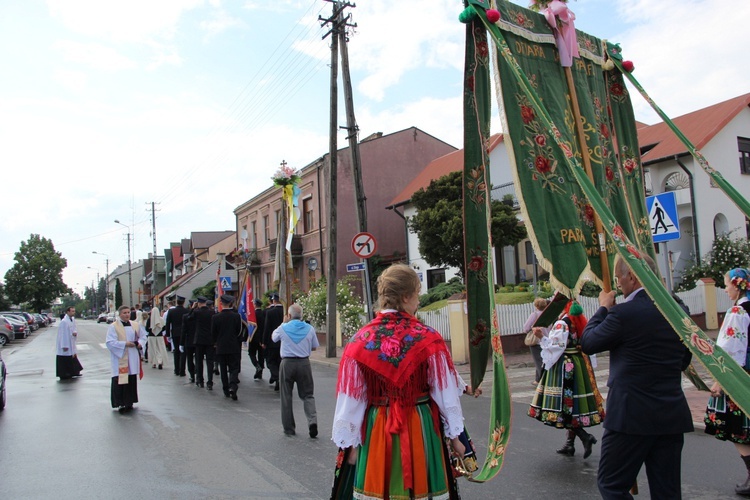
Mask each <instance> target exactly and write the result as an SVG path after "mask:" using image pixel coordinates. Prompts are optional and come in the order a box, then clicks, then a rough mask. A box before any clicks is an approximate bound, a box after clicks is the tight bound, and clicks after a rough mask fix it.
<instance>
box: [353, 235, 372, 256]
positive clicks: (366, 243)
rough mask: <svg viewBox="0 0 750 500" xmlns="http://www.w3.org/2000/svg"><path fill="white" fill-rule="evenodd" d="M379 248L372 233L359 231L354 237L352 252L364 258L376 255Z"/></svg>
mask: <svg viewBox="0 0 750 500" xmlns="http://www.w3.org/2000/svg"><path fill="white" fill-rule="evenodd" d="M377 248H378V245H377V243H375V237H374V236H373V235H371V234H370V233H358V234H357V235H356V236H354V238H353V239H352V252H354V255H356V256H357V257H360V258H362V259H369V258H370V257H372V256H373V255H375V251H376V250H377Z"/></svg>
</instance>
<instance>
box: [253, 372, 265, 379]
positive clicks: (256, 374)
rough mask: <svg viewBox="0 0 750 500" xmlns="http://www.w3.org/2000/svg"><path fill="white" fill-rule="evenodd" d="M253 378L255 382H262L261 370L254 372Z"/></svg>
mask: <svg viewBox="0 0 750 500" xmlns="http://www.w3.org/2000/svg"><path fill="white" fill-rule="evenodd" d="M253 378H254V379H255V380H263V370H262V369H261V370H255V375H253Z"/></svg>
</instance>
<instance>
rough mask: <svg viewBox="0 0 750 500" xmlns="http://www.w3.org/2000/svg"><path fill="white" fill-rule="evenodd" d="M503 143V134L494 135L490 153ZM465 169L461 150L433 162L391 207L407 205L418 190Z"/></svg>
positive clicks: (395, 199) (394, 200)
mask: <svg viewBox="0 0 750 500" xmlns="http://www.w3.org/2000/svg"><path fill="white" fill-rule="evenodd" d="M502 142H503V134H494V135H492V136H491V137H490V147H489V152H492V150H494V149H495V148H496V147H497V146H498V144H500V143H502ZM463 168H464V150H463V149H459V150H458V151H454V152H452V153H448V154H447V155H445V156H441V157H440V158H436V159H434V160H432V161H431V162H430V163H428V164H427V166H426V167H425V168H424V170H422V171H421V172H420V173H419V175H418V176H416V177H415V178H414V179H412V181H411V182H410V183H409V184H407V185H406V187H405V188H404V189H403V190H402V191H401V192H400V193H399V194H398V196H396V197H395V198H393V201H392V202H391V205H398V204H400V203H406V202H408V201H409V200H410V199H411V196H412V195H413V194H414V193H416V192H417V191H418V190H420V189H423V188H426V187H427V186H429V185H430V182H432V181H434V180H437V179H439V178H441V177H442V176H444V175H448V174H450V173H451V172H457V171H459V170H462V169H463Z"/></svg>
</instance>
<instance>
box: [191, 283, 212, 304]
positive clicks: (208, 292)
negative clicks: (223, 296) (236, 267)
mask: <svg viewBox="0 0 750 500" xmlns="http://www.w3.org/2000/svg"><path fill="white" fill-rule="evenodd" d="M215 296H216V280H211V281H209V282H208V283H206V284H205V285H203V286H202V287H200V288H196V289H195V290H193V298H194V299H197V298H198V297H206V298H207V299H208V300H214V298H215Z"/></svg>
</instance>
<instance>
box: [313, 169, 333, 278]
mask: <svg viewBox="0 0 750 500" xmlns="http://www.w3.org/2000/svg"><path fill="white" fill-rule="evenodd" d="M323 163H324V162H323V161H321V162H319V163H318V168H317V169H316V173H317V175H318V180H317V186H318V239H319V241H320V242H319V245H320V266H319V267H320V275H321V276H322V277H324V278H325V277H326V271H325V269H326V266H324V265H323V219H322V208H321V205H320V201H321V200H320V169H321V168H322V167H323ZM328 230H329V231H330V228H328Z"/></svg>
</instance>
